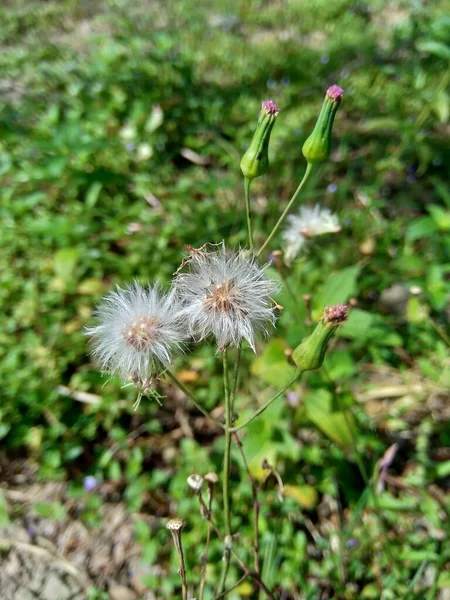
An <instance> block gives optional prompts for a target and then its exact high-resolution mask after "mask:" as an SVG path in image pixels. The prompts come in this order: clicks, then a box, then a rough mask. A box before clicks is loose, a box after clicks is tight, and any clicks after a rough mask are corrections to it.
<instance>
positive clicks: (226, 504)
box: [218, 350, 233, 593]
mask: <svg viewBox="0 0 450 600" xmlns="http://www.w3.org/2000/svg"><path fill="white" fill-rule="evenodd" d="M222 361H223V390H224V399H225V452H224V458H223V480H222V491H223V519H224V527H225V548H224V552H223V558H222V560H223V564H222V575H221V578H220V582H219V587H218V591H219V593H221V592H223V590H224V588H225V585H226V581H227V575H228V570H229V568H230V559H231V547H232V538H231V535H232V534H231V497H230V467H231V436H232V433H231V425H232V419H233V416H232V409H231V393H230V391H231V390H230V381H229V373H228V356H227V351H226V350H223V352H222ZM230 546H231V547H230Z"/></svg>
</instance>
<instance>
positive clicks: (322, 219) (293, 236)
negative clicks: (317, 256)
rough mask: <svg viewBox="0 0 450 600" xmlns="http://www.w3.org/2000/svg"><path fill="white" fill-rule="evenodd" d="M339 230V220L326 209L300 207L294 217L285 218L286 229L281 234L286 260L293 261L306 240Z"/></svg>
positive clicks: (317, 205) (317, 206)
mask: <svg viewBox="0 0 450 600" xmlns="http://www.w3.org/2000/svg"><path fill="white" fill-rule="evenodd" d="M340 230H341V226H340V225H339V219H338V218H337V216H336V215H334V214H333V213H332V212H331V210H329V209H328V208H322V207H321V206H320V204H316V206H314V207H312V208H311V207H309V206H302V207H301V208H300V211H299V212H298V213H297V214H296V215H289V217H288V218H287V227H286V229H285V230H284V232H283V240H284V242H285V253H284V255H285V258H286V260H287V261H288V262H290V261H291V260H293V259H294V258H295V257H296V256H297V255H298V253H299V252H300V250H301V248H302V247H303V245H304V244H305V242H306V241H307V239H308V238H311V237H315V236H317V235H323V234H324V233H337V232H338V231H340Z"/></svg>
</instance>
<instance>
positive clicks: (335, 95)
mask: <svg viewBox="0 0 450 600" xmlns="http://www.w3.org/2000/svg"><path fill="white" fill-rule="evenodd" d="M343 95H344V90H343V89H342V88H341V87H339V86H338V85H332V86H331V87H329V88H328V89H327V97H328V98H330V100H335V101H337V100H342V96H343Z"/></svg>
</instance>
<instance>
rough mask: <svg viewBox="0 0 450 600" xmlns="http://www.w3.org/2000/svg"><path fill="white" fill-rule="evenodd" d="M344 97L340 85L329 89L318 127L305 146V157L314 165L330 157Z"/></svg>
mask: <svg viewBox="0 0 450 600" xmlns="http://www.w3.org/2000/svg"><path fill="white" fill-rule="evenodd" d="M343 95H344V90H343V89H342V88H340V87H339V86H338V85H332V86H331V87H330V88H328V90H327V93H326V95H325V100H324V102H323V105H322V109H321V111H320V114H319V118H318V119H317V123H316V126H315V127H314V130H313V132H312V133H311V135H310V136H309V138H308V139H307V140H306V142H305V143H304V144H303V148H302V152H303V156H304V157H305V158H306V160H307V161H308V163H310V164H312V165H314V164H316V163H319V162H323V161H324V160H327V158H328V157H329V156H330V153H331V130H332V129H333V122H334V117H335V116H336V112H337V109H338V108H339V105H340V103H341V100H342V96H343Z"/></svg>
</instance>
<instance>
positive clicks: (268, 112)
mask: <svg viewBox="0 0 450 600" xmlns="http://www.w3.org/2000/svg"><path fill="white" fill-rule="evenodd" d="M279 112H280V111H279V109H278V106H277V105H276V104H275V102H272V100H265V101H264V102H263V103H262V108H261V112H260V115H259V119H258V124H257V126H256V131H255V133H254V135H253V139H252V141H251V144H250V146H249V147H248V149H247V152H246V153H245V154H244V156H243V157H242V160H241V171H242V173H243V175H244V177H245V178H246V179H248V180H249V181H251V180H252V179H254V178H255V177H261V175H264V174H265V173H267V170H268V169H269V141H270V134H271V132H272V129H273V126H274V124H275V120H276V118H277V117H278V113H279Z"/></svg>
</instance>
